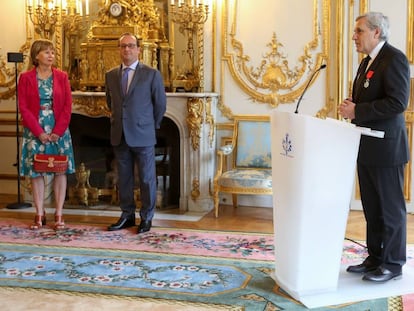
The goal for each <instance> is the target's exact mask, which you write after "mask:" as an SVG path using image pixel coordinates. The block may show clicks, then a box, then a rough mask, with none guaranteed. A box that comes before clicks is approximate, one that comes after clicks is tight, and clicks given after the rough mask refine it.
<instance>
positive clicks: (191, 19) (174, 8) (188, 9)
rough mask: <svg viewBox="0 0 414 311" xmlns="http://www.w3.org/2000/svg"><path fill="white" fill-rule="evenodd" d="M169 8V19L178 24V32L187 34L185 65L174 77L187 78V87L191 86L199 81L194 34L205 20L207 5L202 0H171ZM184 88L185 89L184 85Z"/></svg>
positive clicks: (178, 78)
mask: <svg viewBox="0 0 414 311" xmlns="http://www.w3.org/2000/svg"><path fill="white" fill-rule="evenodd" d="M170 8H171V10H170V16H171V20H172V21H173V22H174V23H176V24H179V31H180V33H182V34H183V35H186V36H187V50H186V53H187V54H186V56H187V57H186V59H185V65H184V68H183V70H182V71H179V72H178V73H177V76H176V79H177V80H187V81H188V88H192V87H194V86H195V84H197V82H199V74H198V69H196V64H195V59H194V36H195V34H196V33H197V30H198V29H199V28H198V27H200V26H201V25H202V24H204V23H205V22H206V21H207V17H208V13H209V12H208V5H207V4H204V3H203V1H202V0H171V3H170ZM191 81H192V82H191ZM184 88H185V89H187V87H185V85H184Z"/></svg>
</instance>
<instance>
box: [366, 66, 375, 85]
mask: <svg viewBox="0 0 414 311" xmlns="http://www.w3.org/2000/svg"><path fill="white" fill-rule="evenodd" d="M373 75H374V71H372V70H369V71H368V72H367V75H366V76H365V82H364V88H368V87H369V79H371V78H372V76H373Z"/></svg>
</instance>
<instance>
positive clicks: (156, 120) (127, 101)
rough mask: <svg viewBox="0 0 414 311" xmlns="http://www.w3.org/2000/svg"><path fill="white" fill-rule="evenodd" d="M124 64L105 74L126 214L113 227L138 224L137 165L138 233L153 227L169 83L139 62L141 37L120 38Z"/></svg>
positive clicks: (123, 213)
mask: <svg viewBox="0 0 414 311" xmlns="http://www.w3.org/2000/svg"><path fill="white" fill-rule="evenodd" d="M119 52H120V56H121V61H122V64H121V65H120V66H118V67H115V68H113V69H111V70H110V71H108V72H107V73H106V75H105V90H106V100H107V104H108V107H109V108H110V110H111V144H112V146H113V148H114V152H115V157H116V161H117V165H118V174H119V176H118V181H119V182H118V189H119V200H120V207H121V211H122V214H121V217H120V218H119V220H118V221H117V222H116V223H115V224H112V225H110V226H109V227H108V230H110V231H114V230H120V229H123V228H128V227H132V226H135V210H136V205H135V200H134V186H135V185H134V167H135V163H136V164H137V166H138V174H139V187H140V194H141V204H142V206H141V209H140V218H141V222H140V225H139V226H138V233H143V232H147V231H149V230H150V229H151V226H152V218H153V217H154V212H155V200H156V190H157V189H156V188H157V182H156V173H155V152H154V146H155V144H156V129H159V128H160V125H161V121H162V119H163V116H164V113H165V111H166V95H165V89H164V83H163V79H162V76H161V74H160V73H159V71H158V70H156V69H154V68H151V67H149V66H146V65H144V64H142V63H140V62H139V61H138V57H139V53H140V47H139V41H138V39H137V37H136V36H135V35H133V34H131V33H125V34H123V35H121V37H120V38H119Z"/></svg>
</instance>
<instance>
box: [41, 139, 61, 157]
mask: <svg viewBox="0 0 414 311" xmlns="http://www.w3.org/2000/svg"><path fill="white" fill-rule="evenodd" d="M47 144H51V145H53V146H54V147H55V149H56V154H60V155H64V153H63V152H59V145H58V143H57V142H49V143H47ZM47 144H43V145H45V146H46V145H47ZM45 150H46V147H45ZM39 154H44V152H42V153H39Z"/></svg>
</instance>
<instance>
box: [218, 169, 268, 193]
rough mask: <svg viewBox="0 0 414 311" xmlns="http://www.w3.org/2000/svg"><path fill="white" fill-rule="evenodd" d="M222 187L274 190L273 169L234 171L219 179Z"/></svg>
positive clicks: (227, 172)
mask: <svg viewBox="0 0 414 311" xmlns="http://www.w3.org/2000/svg"><path fill="white" fill-rule="evenodd" d="M219 183H220V185H221V186H222V187H230V188H258V189H269V190H270V189H272V170H271V169H234V170H230V171H226V172H224V173H223V174H222V175H221V176H220V179H219Z"/></svg>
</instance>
